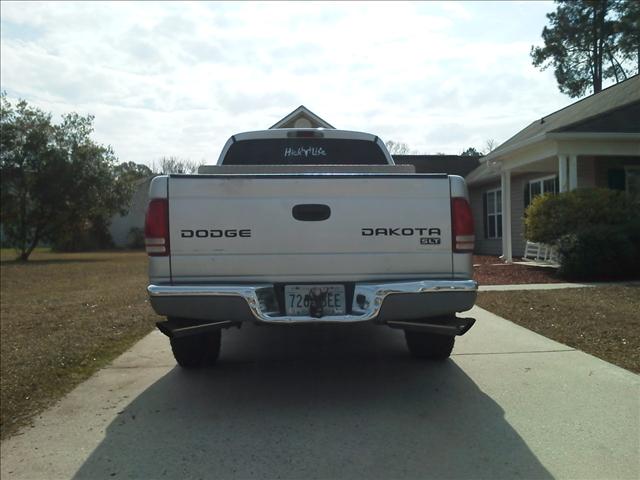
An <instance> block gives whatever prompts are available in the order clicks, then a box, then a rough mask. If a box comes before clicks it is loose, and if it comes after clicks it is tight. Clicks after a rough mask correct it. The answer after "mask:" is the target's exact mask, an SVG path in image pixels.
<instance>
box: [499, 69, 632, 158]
mask: <svg viewBox="0 0 640 480" xmlns="http://www.w3.org/2000/svg"><path fill="white" fill-rule="evenodd" d="M639 103H640V75H634V76H633V77H631V78H628V79H627V80H624V81H622V82H620V83H617V84H615V85H612V86H611V87H608V88H605V89H604V90H602V91H601V92H599V93H596V94H593V95H590V96H588V97H585V98H583V99H581V100H578V101H577V102H575V103H572V104H571V105H568V106H566V107H564V108H562V109H560V110H558V111H557V112H553V113H551V114H550V115H547V116H545V117H542V118H541V119H538V120H536V121H534V122H532V123H531V124H529V126H527V127H526V128H524V129H523V130H521V131H520V132H518V133H516V134H515V135H514V136H513V137H511V138H510V139H509V140H507V141H506V142H504V143H503V144H502V145H500V146H499V147H498V148H496V149H495V150H494V151H493V152H491V154H490V156H491V157H497V156H499V155H500V154H501V153H502V152H503V151H505V150H508V149H510V148H511V147H513V146H515V145H517V144H519V143H521V142H525V141H526V140H529V139H532V138H535V137H537V136H539V135H541V134H544V133H551V132H569V131H570V132H595V131H601V132H602V131H604V132H630V133H637V132H640V117H639V116H638V110H639V108H638V104H639ZM598 128H599V129H598Z"/></svg>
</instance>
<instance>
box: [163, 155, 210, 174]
mask: <svg viewBox="0 0 640 480" xmlns="http://www.w3.org/2000/svg"><path fill="white" fill-rule="evenodd" d="M200 165H202V163H198V162H194V161H192V160H189V159H181V158H178V157H174V156H170V157H162V158H160V160H158V161H157V162H156V161H154V162H153V163H152V164H151V170H153V172H154V173H159V174H168V173H198V167H200Z"/></svg>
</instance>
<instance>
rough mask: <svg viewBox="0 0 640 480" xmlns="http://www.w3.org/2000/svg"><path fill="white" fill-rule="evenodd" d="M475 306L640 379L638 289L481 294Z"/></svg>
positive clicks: (611, 287)
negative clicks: (634, 373)
mask: <svg viewBox="0 0 640 480" xmlns="http://www.w3.org/2000/svg"><path fill="white" fill-rule="evenodd" d="M477 304H478V305H479V306H480V307H482V308H484V309H486V310H489V311H491V312H493V313H495V314H497V315H500V316H501V317H504V318H507V319H509V320H511V321H513V322H515V323H517V324H519V325H522V326H523V327H526V328H528V329H530V330H533V331H534V332H537V333H540V334H542V335H544V336H545V337H549V338H552V339H554V340H557V341H559V342H562V343H564V344H566V345H569V346H571V347H574V348H577V349H579V350H582V351H584V352H587V353H590V354H591V355H595V356H596V357H599V358H601V359H603V360H606V361H607V362H611V363H614V364H616V365H619V366H621V367H623V368H626V369H628V370H631V371H633V372H636V373H640V285H635V286H630V285H628V286H623V285H620V286H602V287H594V288H576V289H573V288H572V289H563V290H524V291H511V292H480V293H479V294H478V301H477Z"/></svg>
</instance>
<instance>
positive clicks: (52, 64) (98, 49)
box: [0, 2, 569, 163]
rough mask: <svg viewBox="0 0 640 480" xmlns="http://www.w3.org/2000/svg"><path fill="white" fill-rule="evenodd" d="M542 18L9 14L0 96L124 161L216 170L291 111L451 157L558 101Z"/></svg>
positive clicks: (337, 8)
mask: <svg viewBox="0 0 640 480" xmlns="http://www.w3.org/2000/svg"><path fill="white" fill-rule="evenodd" d="M552 8H553V7H552V6H549V5H548V4H542V3H539V2H531V3H524V4H522V5H518V6H517V8H515V7H513V6H512V5H510V4H505V3H499V4H491V3H485V2H480V3H464V4H458V3H449V2H443V3H431V2H427V3H377V2H376V3H366V4H365V3H360V2H357V3H356V2H354V3H349V2H346V3H323V2H320V3H313V2H309V3H307V2H299V3H298V2H284V3H277V2H276V3H254V2H247V3H218V2H215V3H197V2H196V3H172V2H160V3H149V2H142V3H133V2H120V3H111V2H109V3H103V2H87V3H80V2H68V3H66V2H63V3H52V2H50V3H35V2H33V3H32V2H27V3H15V2H5V3H3V6H2V14H1V17H0V22H1V27H2V28H1V40H2V42H1V47H0V48H1V51H0V54H1V56H2V64H1V67H2V68H1V72H0V83H1V86H2V89H4V90H6V91H7V92H8V94H9V96H10V97H13V98H16V97H22V98H25V99H27V100H28V101H30V102H32V103H34V104H36V105H38V106H40V107H41V108H43V109H46V110H48V111H52V112H53V113H55V114H56V115H57V114H61V113H64V112H69V111H78V112H79V113H92V114H94V115H95V116H96V138H98V139H99V140H100V141H101V142H104V143H109V144H111V145H112V146H113V147H114V149H115V151H116V153H117V154H118V156H119V157H120V159H121V160H123V161H125V160H126V161H129V160H132V161H135V162H144V163H150V162H151V161H153V160H154V159H156V158H158V157H160V156H163V155H178V156H181V157H189V158H192V159H194V160H201V159H206V160H207V161H215V159H216V157H217V154H218V152H219V150H220V148H222V145H223V144H224V142H225V141H226V139H227V137H228V136H230V135H232V134H233V133H236V132H239V131H247V130H253V129H261V128H267V127H268V126H270V125H272V124H273V123H275V122H276V121H277V120H278V119H280V118H281V117H283V116H284V115H286V114H287V113H289V112H290V111H291V110H293V109H294V108H296V107H297V106H298V105H300V104H305V105H306V106H307V107H309V108H311V109H312V110H313V111H314V112H315V113H317V114H318V115H320V116H321V117H323V118H326V120H327V121H329V122H330V123H332V124H334V125H336V126H337V127H339V128H347V129H354V130H364V131H371V132H372V133H375V134H378V135H379V136H381V137H382V138H385V139H394V140H399V141H403V142H406V143H408V144H409V145H410V146H411V147H412V148H414V149H416V150H419V151H422V152H435V151H445V152H451V153H457V152H459V151H461V150H462V149H463V148H466V147H468V146H471V145H476V146H478V147H479V146H481V145H482V144H483V143H484V140H486V139H487V138H495V139H497V140H498V141H502V140H505V139H507V138H508V137H510V136H511V135H513V134H514V133H515V132H516V131H517V130H519V129H521V128H523V127H524V126H525V125H526V124H527V123H529V121H531V119H533V118H536V117H538V116H541V115H543V114H546V113H548V112H550V111H553V110H556V109H557V108H559V107H561V106H564V105H565V104H567V103H569V100H568V99H567V98H566V97H564V96H562V95H560V94H559V93H557V89H556V86H555V81H554V79H553V78H552V76H551V74H550V73H549V72H539V71H537V70H535V69H534V68H533V67H532V66H531V64H530V60H529V48H530V45H531V44H532V43H536V42H537V41H538V40H539V33H540V31H541V29H542V27H543V25H544V23H545V21H546V20H545V18H544V14H545V13H546V12H547V11H549V10H551V9H552ZM519 23H521V24H522V25H519Z"/></svg>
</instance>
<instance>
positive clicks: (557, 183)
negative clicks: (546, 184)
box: [554, 175, 560, 193]
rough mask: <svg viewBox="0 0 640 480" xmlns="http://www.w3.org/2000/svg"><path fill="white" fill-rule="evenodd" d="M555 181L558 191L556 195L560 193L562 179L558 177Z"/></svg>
mask: <svg viewBox="0 0 640 480" xmlns="http://www.w3.org/2000/svg"><path fill="white" fill-rule="evenodd" d="M554 180H555V181H556V191H555V192H554V193H560V177H559V176H557V175H556V177H555V178H554Z"/></svg>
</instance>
